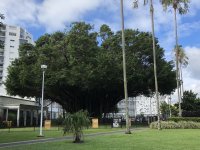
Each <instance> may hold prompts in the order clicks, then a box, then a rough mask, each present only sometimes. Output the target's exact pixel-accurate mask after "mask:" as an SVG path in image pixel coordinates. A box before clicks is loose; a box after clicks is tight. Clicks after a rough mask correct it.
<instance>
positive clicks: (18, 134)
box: [0, 126, 125, 143]
mask: <svg viewBox="0 0 200 150" xmlns="http://www.w3.org/2000/svg"><path fill="white" fill-rule="evenodd" d="M117 130H125V128H123V129H121V128H110V127H106V126H103V127H100V128H98V129H91V128H90V129H86V130H84V131H83V132H84V133H86V134H90V133H98V132H112V131H117ZM38 135H39V128H35V130H34V128H31V127H30V128H11V129H10V132H9V129H0V143H8V142H16V141H27V140H37V139H42V138H54V137H63V130H62V127H60V128H57V127H53V128H51V129H50V130H45V129H43V135H44V137H42V138H41V137H38ZM68 135H70V134H68Z"/></svg>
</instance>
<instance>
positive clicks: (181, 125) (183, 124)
mask: <svg viewBox="0 0 200 150" xmlns="http://www.w3.org/2000/svg"><path fill="white" fill-rule="evenodd" d="M150 128H151V129H157V128H158V122H152V123H151V124H150ZM161 128H162V129H200V123H199V122H192V121H179V122H174V121H161Z"/></svg>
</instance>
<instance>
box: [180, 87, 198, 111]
mask: <svg viewBox="0 0 200 150" xmlns="http://www.w3.org/2000/svg"><path fill="white" fill-rule="evenodd" d="M182 109H183V110H184V111H199V109H200V99H199V98H197V94H196V93H194V92H192V91H191V90H190V91H184V93H183V98H182Z"/></svg>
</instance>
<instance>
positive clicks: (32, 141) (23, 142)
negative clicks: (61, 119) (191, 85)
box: [0, 128, 145, 149]
mask: <svg viewBox="0 0 200 150" xmlns="http://www.w3.org/2000/svg"><path fill="white" fill-rule="evenodd" d="M144 129H145V128H134V129H132V130H131V131H132V132H135V131H139V130H144ZM123 132H125V129H124V130H118V131H109V132H98V133H90V134H84V137H91V136H99V135H111V134H116V133H123ZM72 139H73V137H72V136H63V137H57V138H44V139H37V140H28V141H18V142H9V143H1V144H0V149H1V148H6V147H15V146H20V145H29V144H37V143H46V142H57V141H64V140H72Z"/></svg>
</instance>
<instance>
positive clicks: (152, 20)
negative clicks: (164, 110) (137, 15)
mask: <svg viewBox="0 0 200 150" xmlns="http://www.w3.org/2000/svg"><path fill="white" fill-rule="evenodd" d="M150 13H151V27H152V40H153V62H154V63H153V64H154V77H155V94H156V102H157V117H158V130H160V129H161V125H160V101H159V97H158V81H157V65H156V47H155V37H154V34H155V32H154V8H153V2H152V0H151V3H150Z"/></svg>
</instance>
